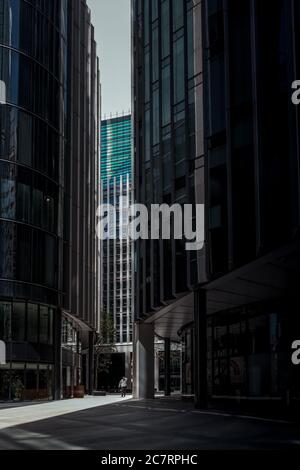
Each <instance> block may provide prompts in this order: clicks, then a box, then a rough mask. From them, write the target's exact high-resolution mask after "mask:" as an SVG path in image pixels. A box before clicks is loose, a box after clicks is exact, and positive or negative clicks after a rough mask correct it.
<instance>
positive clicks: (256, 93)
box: [196, 0, 300, 410]
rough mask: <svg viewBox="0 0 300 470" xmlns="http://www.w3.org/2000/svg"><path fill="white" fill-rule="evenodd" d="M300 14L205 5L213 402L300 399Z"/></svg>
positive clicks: (250, 4)
mask: <svg viewBox="0 0 300 470" xmlns="http://www.w3.org/2000/svg"><path fill="white" fill-rule="evenodd" d="M299 13H300V10H299V4H298V2H297V1H296V2H295V1H293V0H286V1H280V0H278V1H275V2H273V3H272V11H271V12H270V10H269V9H268V8H267V5H266V4H264V3H263V2H259V1H243V2H235V1H228V2H220V1H213V2H211V1H204V2H203V30H204V90H205V93H204V96H205V101H204V102H205V105H204V117H205V119H204V124H205V157H206V158H205V192H206V240H207V244H206V249H207V274H208V279H209V283H208V284H207V286H206V287H205V289H204V291H203V292H202V293H200V294H199V296H200V301H199V304H198V307H199V309H198V311H196V317H197V316H199V317H200V320H199V318H198V320H196V323H197V326H196V332H197V329H198V334H199V335H200V336H199V337H198V341H201V339H200V338H201V331H200V330H199V323H200V324H201V322H202V320H201V316H202V315H203V312H202V313H201V308H202V309H203V310H204V309H205V311H206V313H207V314H208V325H207V326H208V330H207V331H208V335H207V346H208V349H207V370H208V374H207V380H208V383H207V385H208V388H207V391H208V398H209V400H210V401H213V402H214V403H231V404H232V403H235V404H237V403H238V404H239V406H242V405H243V404H244V406H245V407H249V408H256V409H257V408H258V405H259V403H261V404H262V408H264V409H266V408H268V407H273V408H276V409H281V410H283V409H284V408H287V407H288V408H289V407H290V408H292V409H295V408H297V403H298V400H299V394H300V380H299V378H298V377H297V374H296V370H295V367H294V366H293V365H292V363H291V344H292V342H293V341H294V340H295V338H296V337H298V336H299V329H300V323H299V316H298V315H297V313H296V312H297V309H298V306H299V299H298V295H297V285H298V284H299V274H300V270H299V268H298V265H299V222H300V219H299V195H300V180H299V121H298V119H299V116H298V114H299V110H298V108H297V107H296V106H294V105H293V103H292V101H291V95H292V91H291V85H292V83H293V81H294V79H295V77H297V74H298V72H299V46H298V37H299V33H300V30H299V26H300V23H299V18H300V16H299ZM202 327H203V324H202ZM297 333H298V334H297ZM198 353H199V351H198ZM199 354H200V353H199ZM200 362H201V360H200ZM205 368H206V366H205V363H204V364H203V369H205ZM200 376H201V373H200ZM203 380H204V383H205V378H204V377H203V376H202V383H203ZM200 382H201V381H200ZM198 393H200V391H198Z"/></svg>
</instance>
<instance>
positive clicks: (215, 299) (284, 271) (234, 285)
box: [145, 242, 300, 341]
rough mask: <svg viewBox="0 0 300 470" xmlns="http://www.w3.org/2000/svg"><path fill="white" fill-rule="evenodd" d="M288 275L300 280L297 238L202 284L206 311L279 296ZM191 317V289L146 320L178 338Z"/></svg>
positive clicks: (162, 332)
mask: <svg viewBox="0 0 300 470" xmlns="http://www.w3.org/2000/svg"><path fill="white" fill-rule="evenodd" d="M291 279H299V280H300V246H299V243H298V242H297V243H295V244H294V245H290V246H288V247H285V248H282V249H280V250H278V251H276V252H272V253H271V254H269V255H266V256H264V257H261V258H259V259H257V260H255V261H253V262H252V263H249V264H248V265H246V266H243V267H242V268H240V269H237V270H235V271H232V272H230V273H229V274H227V275H225V276H222V277H221V278H219V279H216V280H215V281H212V282H210V283H207V284H206V285H204V286H202V288H203V289H205V290H206V291H207V314H208V315H211V314H213V313H216V312H220V311H223V310H228V309H232V308H235V307H240V306H242V305H248V304H251V303H255V302H259V301H263V300H267V299H276V298H280V297H282V296H283V295H284V293H285V292H286V291H287V290H288V289H289V287H290V286H291ZM299 288H300V283H299ZM193 319H194V293H193V292H189V293H185V294H184V295H182V296H181V297H178V298H177V299H176V300H174V301H172V302H170V303H169V304H168V305H166V306H164V307H162V308H161V309H159V310H158V311H156V312H155V313H154V314H153V315H151V317H149V318H148V319H147V320H145V322H146V323H154V325H155V332H156V334H157V335H158V336H160V337H162V338H171V339H172V340H173V341H179V340H180V337H179V335H178V332H179V330H180V329H181V328H182V327H183V326H185V325H187V324H188V323H190V322H192V321H193Z"/></svg>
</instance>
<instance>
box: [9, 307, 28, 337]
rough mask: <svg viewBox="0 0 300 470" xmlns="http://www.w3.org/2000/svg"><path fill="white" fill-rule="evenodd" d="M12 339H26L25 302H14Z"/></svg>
mask: <svg viewBox="0 0 300 470" xmlns="http://www.w3.org/2000/svg"><path fill="white" fill-rule="evenodd" d="M11 337H12V341H16V342H18V341H20V342H21V341H24V340H25V304H23V303H14V304H13V310H12V316H11Z"/></svg>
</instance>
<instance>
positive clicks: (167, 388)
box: [165, 338, 171, 397]
mask: <svg viewBox="0 0 300 470" xmlns="http://www.w3.org/2000/svg"><path fill="white" fill-rule="evenodd" d="M170 395H171V340H170V338H166V339H165V396H166V397H169V396H170Z"/></svg>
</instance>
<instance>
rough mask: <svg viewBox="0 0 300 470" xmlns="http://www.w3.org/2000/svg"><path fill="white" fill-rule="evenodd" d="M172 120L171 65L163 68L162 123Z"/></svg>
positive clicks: (165, 123)
mask: <svg viewBox="0 0 300 470" xmlns="http://www.w3.org/2000/svg"><path fill="white" fill-rule="evenodd" d="M170 122H171V91H170V65H167V66H166V67H164V68H163V70H162V125H163V126H165V125H167V124H169V123H170Z"/></svg>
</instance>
